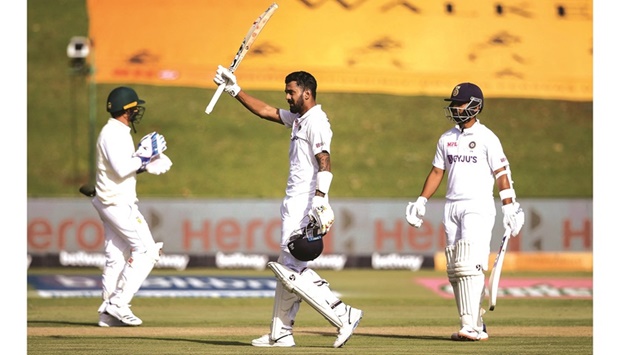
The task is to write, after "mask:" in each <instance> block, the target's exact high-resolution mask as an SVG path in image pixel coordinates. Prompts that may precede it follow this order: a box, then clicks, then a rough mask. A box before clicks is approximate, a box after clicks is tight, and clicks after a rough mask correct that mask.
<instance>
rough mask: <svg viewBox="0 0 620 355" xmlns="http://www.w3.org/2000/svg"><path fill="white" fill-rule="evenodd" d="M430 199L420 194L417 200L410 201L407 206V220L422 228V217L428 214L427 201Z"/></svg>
mask: <svg viewBox="0 0 620 355" xmlns="http://www.w3.org/2000/svg"><path fill="white" fill-rule="evenodd" d="M427 201H428V199H426V197H423V196H420V197H418V199H417V200H416V201H415V202H409V204H408V205H407V208H406V209H405V217H406V218H407V222H408V223H409V224H410V225H412V226H414V227H416V228H420V227H421V226H422V223H423V222H424V221H422V217H424V215H425V214H426V202H427Z"/></svg>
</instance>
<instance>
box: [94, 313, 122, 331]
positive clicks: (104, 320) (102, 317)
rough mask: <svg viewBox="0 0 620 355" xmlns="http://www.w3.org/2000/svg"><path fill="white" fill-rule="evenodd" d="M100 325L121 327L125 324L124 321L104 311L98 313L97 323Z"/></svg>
mask: <svg viewBox="0 0 620 355" xmlns="http://www.w3.org/2000/svg"><path fill="white" fill-rule="evenodd" d="M97 325H99V326H100V327H105V328H107V327H123V326H126V324H125V323H123V322H121V321H120V320H118V319H116V318H114V317H112V316H111V315H109V314H108V313H106V312H102V313H99V323H97Z"/></svg>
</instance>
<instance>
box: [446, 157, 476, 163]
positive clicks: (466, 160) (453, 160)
mask: <svg viewBox="0 0 620 355" xmlns="http://www.w3.org/2000/svg"><path fill="white" fill-rule="evenodd" d="M477 162H478V157H477V156H475V155H474V156H467V155H448V164H454V163H474V164H475V163H477Z"/></svg>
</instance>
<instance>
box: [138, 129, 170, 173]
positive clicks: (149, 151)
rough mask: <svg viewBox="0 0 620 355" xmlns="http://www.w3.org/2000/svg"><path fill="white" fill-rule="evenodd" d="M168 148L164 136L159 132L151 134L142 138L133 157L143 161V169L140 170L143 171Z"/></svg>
mask: <svg viewBox="0 0 620 355" xmlns="http://www.w3.org/2000/svg"><path fill="white" fill-rule="evenodd" d="M167 148H168V147H167V146H166V139H165V138H164V136H162V135H161V134H159V133H157V132H151V133H149V134H147V135H146V136H144V137H142V139H141V140H140V143H138V148H137V149H136V151H135V153H134V154H133V156H134V157H139V158H140V159H141V160H142V168H140V169H141V170H143V169H144V168H145V167H146V165H147V164H148V163H150V162H151V160H152V159H153V158H155V157H157V156H158V155H159V154H161V153H163V152H164V151H165V150H166V149H167Z"/></svg>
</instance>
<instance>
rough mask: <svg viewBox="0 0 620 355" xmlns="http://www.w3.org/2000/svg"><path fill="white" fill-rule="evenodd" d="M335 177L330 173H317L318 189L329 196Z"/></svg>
mask: <svg viewBox="0 0 620 355" xmlns="http://www.w3.org/2000/svg"><path fill="white" fill-rule="evenodd" d="M333 178H334V175H333V174H332V173H331V172H329V171H319V172H318V173H316V189H317V190H319V191H321V192H322V193H324V194H325V195H327V193H328V192H329V187H330V185H331V183H332V179H333Z"/></svg>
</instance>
